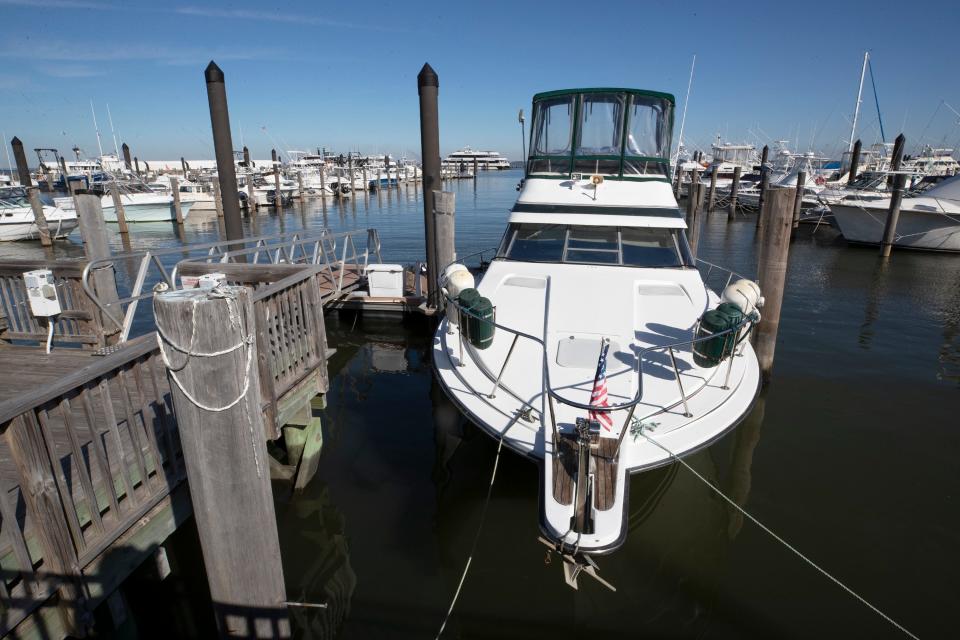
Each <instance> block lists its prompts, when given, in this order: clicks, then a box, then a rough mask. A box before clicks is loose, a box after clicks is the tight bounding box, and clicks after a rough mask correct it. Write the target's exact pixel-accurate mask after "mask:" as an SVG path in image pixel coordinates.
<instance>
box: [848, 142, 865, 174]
mask: <svg viewBox="0 0 960 640" xmlns="http://www.w3.org/2000/svg"><path fill="white" fill-rule="evenodd" d="M862 146H863V145H862V144H861V142H860V140H859V139H858V140H857V141H856V142H854V143H853V153H852V154H850V173H849V174H848V177H847V184H850V183H851V182H853V181H854V180H856V179H857V172H858V171H859V169H860V149H861V148H862Z"/></svg>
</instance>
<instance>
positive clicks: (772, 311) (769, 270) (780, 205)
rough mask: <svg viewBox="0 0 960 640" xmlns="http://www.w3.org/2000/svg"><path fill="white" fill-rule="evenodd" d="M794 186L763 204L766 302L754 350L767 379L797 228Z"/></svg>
mask: <svg viewBox="0 0 960 640" xmlns="http://www.w3.org/2000/svg"><path fill="white" fill-rule="evenodd" d="M794 194H795V189H794V188H793V187H771V188H770V189H769V192H768V193H767V198H766V200H765V201H764V203H763V206H764V209H765V211H764V213H763V215H764V216H765V217H766V223H764V225H763V236H762V237H761V238H760V256H759V263H760V264H759V268H758V272H759V278H758V279H759V281H760V282H759V284H760V291H762V292H763V296H764V298H766V302H765V303H764V306H763V317H762V319H761V320H760V324H759V325H758V326H757V330H756V332H755V333H754V347H755V348H756V352H757V359H758V360H759V361H760V373H761V375H762V376H763V379H764V380H767V379H768V378H769V376H770V371H771V370H772V369H773V354H774V351H775V349H776V346H777V331H778V330H779V328H780V311H781V308H782V306H783V290H784V286H785V285H786V281H787V262H788V259H789V254H790V232H791V230H792V228H793V199H794Z"/></svg>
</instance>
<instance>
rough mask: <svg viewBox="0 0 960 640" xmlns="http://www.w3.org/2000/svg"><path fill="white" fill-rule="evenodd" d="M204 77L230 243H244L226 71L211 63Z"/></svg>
mask: <svg viewBox="0 0 960 640" xmlns="http://www.w3.org/2000/svg"><path fill="white" fill-rule="evenodd" d="M204 77H205V78H206V82H207V101H208V102H209V103H210V124H211V126H212V128H213V148H214V155H215V156H216V159H217V176H218V177H217V182H218V183H219V185H220V199H221V203H222V208H223V219H224V227H225V229H226V233H227V240H242V239H243V221H242V220H241V218H240V198H239V196H238V195H237V172H236V169H235V168H234V166H233V138H232V137H231V135H230V113H229V112H228V110H227V88H226V85H225V84H224V76H223V71H221V70H220V67H218V66H217V64H216V63H215V62H213V61H212V60H211V61H210V64H209V65H207V69H206V71H204ZM124 147H126V145H124Z"/></svg>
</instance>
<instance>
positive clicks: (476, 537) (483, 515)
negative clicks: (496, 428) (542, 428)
mask: <svg viewBox="0 0 960 640" xmlns="http://www.w3.org/2000/svg"><path fill="white" fill-rule="evenodd" d="M511 426H512V425H511ZM509 428H510V427H507V429H509ZM506 433H507V430H506V429H505V430H504V432H503V433H502V434H500V444H498V445H497V457H496V458H494V460H493V473H491V474H490V484H489V485H488V486H487V498H486V500H484V502H483V511H481V512H480V525H479V526H478V527H477V533H476V535H474V537H473V545H471V547H470V555H469V556H468V557H467V564H466V566H465V567H464V568H463V574H462V575H461V576H460V583H459V584H458V585H457V590H456V592H455V593H454V594H453V600H452V601H451V602H450V608H449V609H447V615H446V616H444V618H443V624H441V625H440V630H439V631H437V637H436V640H440V636H442V635H443V630H444V629H445V628H446V627H447V622H448V621H449V620H450V616H451V615H453V607H454V606H456V604H457V598H459V597H460V590H461V589H463V583H464V582H465V581H466V579H467V573H468V572H469V571H470V564H471V563H472V562H473V554H474V553H476V551H477V543H478V542H480V532H481V531H483V523H484V521H486V519H487V507H489V506H490V494H492V493H493V481H494V480H496V479H497V467H498V466H499V465H500V451H501V450H502V449H503V437H504V435H506Z"/></svg>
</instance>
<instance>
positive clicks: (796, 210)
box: [793, 171, 807, 229]
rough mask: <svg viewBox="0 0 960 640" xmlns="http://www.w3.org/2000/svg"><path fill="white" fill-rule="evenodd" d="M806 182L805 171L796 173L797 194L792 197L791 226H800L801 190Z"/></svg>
mask: <svg viewBox="0 0 960 640" xmlns="http://www.w3.org/2000/svg"><path fill="white" fill-rule="evenodd" d="M806 184H807V172H806V171H800V172H799V173H797V195H796V196H794V199H793V228H794V229H796V228H798V227H799V226H800V210H801V209H803V190H804V188H805V187H806Z"/></svg>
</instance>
